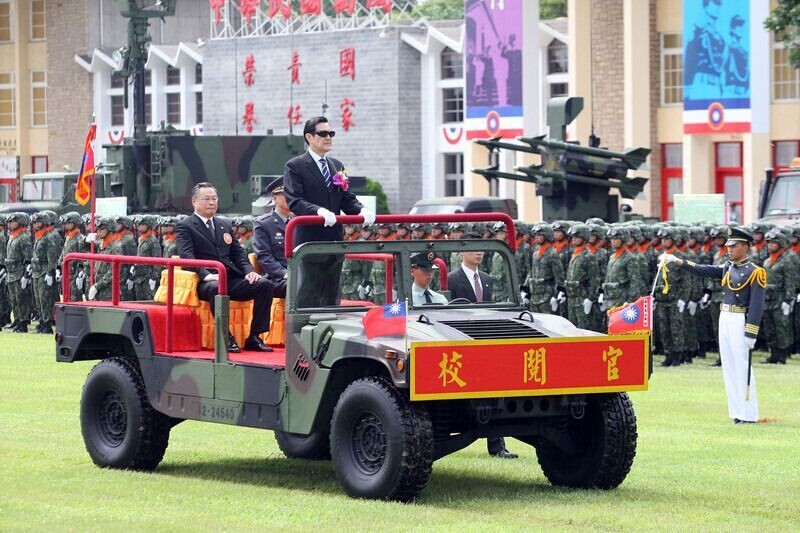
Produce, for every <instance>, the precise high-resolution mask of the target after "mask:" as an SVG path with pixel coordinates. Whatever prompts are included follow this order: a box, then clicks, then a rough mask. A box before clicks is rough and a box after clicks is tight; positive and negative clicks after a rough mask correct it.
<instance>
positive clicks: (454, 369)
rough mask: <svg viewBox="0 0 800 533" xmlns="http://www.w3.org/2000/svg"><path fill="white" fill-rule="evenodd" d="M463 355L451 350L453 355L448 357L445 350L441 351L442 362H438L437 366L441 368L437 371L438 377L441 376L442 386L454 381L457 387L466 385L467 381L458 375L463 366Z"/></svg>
mask: <svg viewBox="0 0 800 533" xmlns="http://www.w3.org/2000/svg"><path fill="white" fill-rule="evenodd" d="M463 357H464V356H463V355H461V354H460V353H458V352H453V355H452V356H450V357H448V356H447V353H446V352H443V353H442V362H441V363H439V368H441V369H442V371H441V372H440V373H439V377H440V378H442V387H446V386H447V385H449V384H450V383H455V384H456V385H458V386H459V387H464V386H466V384H467V382H466V381H464V380H463V379H461V378H460V377H459V376H458V372H459V371H460V370H461V367H462V366H463V363H462V362H461V359H462V358H463Z"/></svg>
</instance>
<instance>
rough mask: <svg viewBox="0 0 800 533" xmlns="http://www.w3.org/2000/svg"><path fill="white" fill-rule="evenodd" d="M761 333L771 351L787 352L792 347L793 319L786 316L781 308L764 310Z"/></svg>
mask: <svg viewBox="0 0 800 533" xmlns="http://www.w3.org/2000/svg"><path fill="white" fill-rule="evenodd" d="M761 325H762V326H763V327H762V328H761V331H763V332H764V338H765V339H766V340H767V346H769V348H770V349H772V350H774V349H779V350H786V349H788V348H789V347H791V346H792V341H793V340H794V339H792V317H791V314H789V315H784V314H783V311H781V308H780V307H777V308H768V309H764V316H763V317H762V319H761Z"/></svg>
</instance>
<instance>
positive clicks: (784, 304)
mask: <svg viewBox="0 0 800 533" xmlns="http://www.w3.org/2000/svg"><path fill="white" fill-rule="evenodd" d="M764 240H766V241H767V247H768V251H769V253H770V255H769V256H767V258H766V259H765V260H764V264H763V267H764V270H766V271H767V287H766V290H765V293H764V315H763V318H762V321H763V326H764V336H765V338H766V339H767V344H768V346H769V351H770V356H769V358H767V359H766V360H764V361H762V362H764V363H769V364H778V363H779V364H782V365H785V364H786V357H787V356H788V355H789V353H790V352H791V348H792V344H793V340H794V339H793V338H792V323H791V321H792V318H791V316H790V315H791V312H792V306H793V304H794V300H795V298H796V297H797V288H798V272H797V268H796V265H795V264H794V261H792V259H791V256H790V255H789V254H787V253H786V250H787V245H788V241H787V240H786V236H785V235H784V234H783V232H781V231H780V230H778V229H777V228H776V229H772V230H770V231H769V232H768V233H767V234H766V236H765V237H764Z"/></svg>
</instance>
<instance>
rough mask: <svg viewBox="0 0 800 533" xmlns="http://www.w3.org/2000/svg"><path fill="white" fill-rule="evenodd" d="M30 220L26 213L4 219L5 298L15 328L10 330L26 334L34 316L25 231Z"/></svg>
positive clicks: (29, 246) (30, 251)
mask: <svg viewBox="0 0 800 533" xmlns="http://www.w3.org/2000/svg"><path fill="white" fill-rule="evenodd" d="M29 222H30V219H29V218H28V215H26V214H25V213H12V214H10V215H8V217H7V218H6V224H7V225H8V244H7V246H6V271H7V273H8V274H7V275H8V277H7V278H6V283H7V284H8V296H9V300H10V301H11V311H12V313H13V314H14V324H12V328H11V330H12V331H14V332H17V333H27V332H28V324H29V323H30V321H31V314H32V312H33V309H32V307H33V306H32V304H33V286H32V283H31V281H32V276H31V274H32V272H33V268H32V267H31V258H32V256H33V243H32V240H31V233H30V231H28V224H29Z"/></svg>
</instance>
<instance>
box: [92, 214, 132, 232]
mask: <svg viewBox="0 0 800 533" xmlns="http://www.w3.org/2000/svg"><path fill="white" fill-rule="evenodd" d="M119 218H120V217H117V218H116V219H114V218H113V217H100V218H98V219H97V221H96V222H95V225H94V229H95V230H96V231H99V230H101V229H104V230H107V231H109V232H111V233H114V232H115V231H117V224H119V223H120V222H119ZM125 218H127V217H125Z"/></svg>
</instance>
